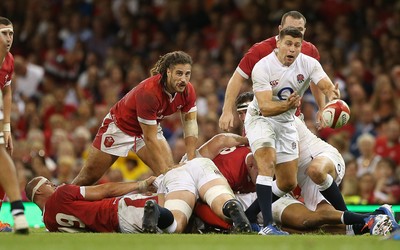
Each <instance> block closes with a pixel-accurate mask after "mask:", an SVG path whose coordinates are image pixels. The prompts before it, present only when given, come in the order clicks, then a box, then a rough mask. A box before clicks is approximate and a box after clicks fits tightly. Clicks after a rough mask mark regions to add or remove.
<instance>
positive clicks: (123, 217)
mask: <svg viewBox="0 0 400 250" xmlns="http://www.w3.org/2000/svg"><path fill="white" fill-rule="evenodd" d="M154 179H155V177H150V178H148V179H146V180H144V181H140V182H124V183H105V184H101V185H96V186H76V185H70V184H65V185H61V186H58V187H56V186H55V185H54V184H53V183H52V182H51V181H49V180H48V179H46V178H44V177H41V176H40V177H35V178H33V179H32V180H31V181H30V182H29V183H28V184H27V185H26V188H25V191H26V194H27V197H29V198H30V199H31V201H33V202H34V203H35V204H36V205H38V206H39V208H40V209H41V210H42V211H43V222H44V224H45V226H46V228H47V229H48V230H49V231H50V232H121V233H141V232H142V231H143V230H142V219H143V211H144V210H145V209H144V207H145V204H146V201H149V200H150V199H151V200H150V203H149V202H148V203H147V204H146V205H147V210H150V211H151V210H152V209H153V208H154V207H153V206H154V203H151V201H153V200H156V201H157V200H158V197H157V196H154V195H151V196H147V195H142V194H129V193H131V192H134V191H136V192H145V191H146V190H147V187H149V185H150V184H152V182H153V180H154ZM122 195H125V196H122ZM157 208H158V209H157V211H158V213H159V217H160V218H159V220H158V224H157V226H158V227H159V228H161V229H164V230H166V231H168V228H169V226H171V225H172V224H173V221H174V217H173V215H172V213H171V212H170V211H168V210H167V209H165V208H162V207H158V206H157Z"/></svg>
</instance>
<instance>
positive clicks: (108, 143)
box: [72, 51, 198, 185]
mask: <svg viewBox="0 0 400 250" xmlns="http://www.w3.org/2000/svg"><path fill="white" fill-rule="evenodd" d="M191 69H192V58H191V57H190V56H189V55H188V54H187V53H185V52H182V51H174V52H170V53H167V54H165V55H164V56H162V57H161V58H160V59H159V60H158V62H157V63H156V64H155V66H154V68H153V69H151V75H152V76H151V77H150V78H147V79H145V80H144V81H142V82H141V83H140V84H139V85H137V86H136V87H135V88H133V89H132V90H131V91H129V92H128V93H127V94H126V95H125V96H124V97H123V98H122V99H121V100H120V101H118V102H117V103H116V104H115V105H114V106H113V107H112V108H111V109H110V112H109V113H108V114H107V115H106V117H105V118H104V120H103V124H102V125H101V127H100V128H99V130H98V133H97V135H96V138H95V139H94V141H93V145H92V147H91V150H90V152H89V157H88V159H87V161H86V163H85V165H84V167H83V168H82V170H81V171H80V173H79V174H78V176H77V177H76V178H75V179H74V180H73V182H72V184H76V185H91V184H93V183H95V182H96V181H98V180H99V178H100V177H101V176H102V175H103V174H104V173H105V172H106V170H107V169H108V168H109V167H110V166H111V165H112V164H113V163H114V162H115V161H116V160H117V159H118V157H120V156H122V157H125V156H127V155H128V152H129V151H130V150H133V151H134V152H136V154H137V155H138V156H139V158H140V159H141V160H143V162H144V163H146V164H147V165H148V166H149V167H150V168H151V170H152V171H153V172H154V175H156V176H158V175H160V174H162V173H165V172H166V171H167V170H168V168H170V167H171V166H172V165H174V162H173V158H172V152H171V148H170V147H169V145H168V142H167V141H166V139H165V137H164V136H163V132H162V129H161V126H160V121H161V120H162V119H163V118H164V117H165V116H168V115H172V114H174V113H176V112H180V114H181V118H182V124H183V131H184V137H185V144H186V153H187V156H188V159H192V158H194V157H195V149H196V143H197V136H198V126H197V119H196V116H197V107H196V93H195V90H194V87H193V86H192V84H191V83H190V82H189V80H190V76H191Z"/></svg>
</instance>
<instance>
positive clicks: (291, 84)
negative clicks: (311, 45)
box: [249, 52, 327, 122]
mask: <svg viewBox="0 0 400 250" xmlns="http://www.w3.org/2000/svg"><path fill="white" fill-rule="evenodd" d="M326 76H327V74H326V73H325V71H324V70H323V69H322V66H321V64H320V63H319V62H318V61H317V60H316V59H314V58H312V57H310V56H307V55H305V54H303V53H300V54H299V55H298V57H297V58H296V60H295V61H294V62H293V63H292V64H291V65H290V66H284V65H283V64H282V63H281V62H280V61H279V60H278V57H277V56H276V54H275V52H272V53H271V54H269V55H268V56H266V57H264V58H262V59H261V60H260V61H258V62H257V63H256V65H255V66H254V69H253V71H252V74H251V78H252V80H253V92H254V93H256V92H261V91H266V90H272V94H273V96H272V100H273V101H282V100H286V99H287V98H288V97H289V96H290V94H291V93H293V92H294V91H297V93H298V94H299V95H300V96H303V94H304V92H305V91H306V90H307V88H308V87H309V85H310V81H312V82H314V83H315V84H317V83H318V82H319V81H320V80H321V79H322V78H324V77H326ZM249 108H250V109H252V111H253V112H254V111H256V112H257V111H258V112H259V111H260V109H259V106H258V103H257V99H256V98H254V99H253V101H252V102H251V103H250V105H249ZM295 111H296V109H290V110H288V111H286V112H284V113H282V114H279V115H277V116H272V117H271V118H273V119H275V120H277V121H281V122H284V121H293V119H294V114H295Z"/></svg>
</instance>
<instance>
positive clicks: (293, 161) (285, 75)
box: [245, 27, 340, 235]
mask: <svg viewBox="0 0 400 250" xmlns="http://www.w3.org/2000/svg"><path fill="white" fill-rule="evenodd" d="M302 41H303V34H302V33H301V32H300V31H299V30H298V29H296V28H293V27H287V28H284V29H282V30H281V31H280V33H279V39H278V42H277V49H276V50H275V51H274V52H272V53H271V54H269V55H268V56H266V57H264V58H263V59H261V60H260V61H259V62H258V63H257V64H256V65H255V66H254V69H253V72H252V80H253V92H254V94H255V98H254V99H253V101H252V102H251V103H250V104H249V108H248V110H247V114H246V118H245V130H246V137H247V138H248V139H249V144H250V147H251V150H252V152H253V154H254V157H255V159H256V162H257V165H258V169H259V172H258V176H257V181H256V192H257V196H258V200H259V204H260V208H261V212H262V214H263V218H264V223H263V224H264V225H265V227H264V228H263V229H262V230H261V231H260V232H259V233H260V234H261V235H269V234H272V235H283V234H286V233H285V232H282V231H281V230H279V229H278V228H276V227H275V225H274V224H273V219H272V211H271V204H272V177H273V175H274V174H275V176H276V179H277V186H276V188H274V190H273V191H274V194H275V195H277V196H279V197H282V196H283V195H284V194H286V193H287V192H289V191H291V190H293V189H294V188H295V187H296V185H297V165H298V134H297V131H296V128H295V126H294V117H295V109H296V108H297V107H298V106H299V105H300V98H301V96H302V95H303V94H304V92H305V91H306V90H307V88H308V87H309V84H310V82H313V83H315V84H316V85H317V87H318V88H319V89H320V90H321V91H322V93H324V95H325V96H326V98H327V99H328V100H329V101H331V100H333V99H337V98H340V93H339V89H338V86H337V85H336V86H335V85H334V84H333V83H332V81H331V80H330V79H329V77H328V76H327V74H326V73H325V72H324V70H323V69H322V66H321V64H320V63H319V62H318V61H317V60H316V59H314V58H312V57H309V56H306V55H304V54H302V53H300V50H301V46H302Z"/></svg>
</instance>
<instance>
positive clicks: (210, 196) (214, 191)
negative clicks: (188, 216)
mask: <svg viewBox="0 0 400 250" xmlns="http://www.w3.org/2000/svg"><path fill="white" fill-rule="evenodd" d="M221 194H229V195H230V196H231V197H232V198H235V195H234V194H233V192H232V189H231V188H230V187H229V186H225V185H216V186H214V187H212V188H210V189H208V190H207V191H206V193H205V194H204V200H205V202H207V204H208V205H209V206H210V207H211V204H212V202H213V201H214V199H215V198H217V197H218V196H219V195H221Z"/></svg>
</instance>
